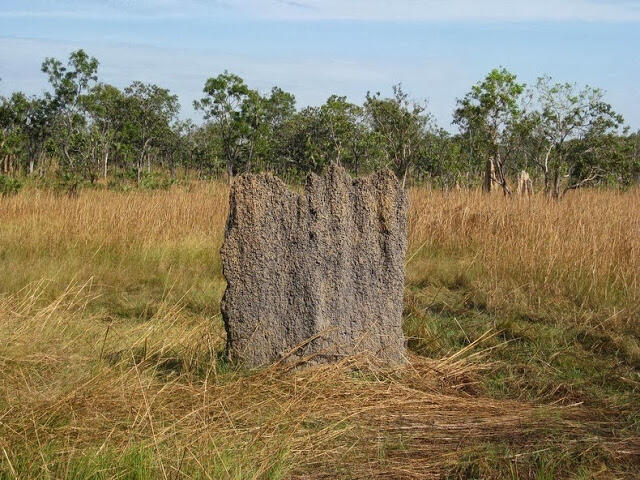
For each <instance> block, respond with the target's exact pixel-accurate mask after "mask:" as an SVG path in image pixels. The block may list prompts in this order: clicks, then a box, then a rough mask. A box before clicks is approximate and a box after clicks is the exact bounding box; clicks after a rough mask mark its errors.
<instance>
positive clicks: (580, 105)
mask: <svg viewBox="0 0 640 480" xmlns="http://www.w3.org/2000/svg"><path fill="white" fill-rule="evenodd" d="M536 94H537V101H538V104H539V112H540V113H539V115H540V125H541V131H542V134H543V135H544V137H545V138H546V139H547V141H548V144H549V149H548V154H547V155H546V157H545V161H544V164H543V165H542V166H543V168H544V174H545V186H546V189H547V191H549V192H550V193H551V194H552V195H553V196H554V197H556V198H557V197H559V196H561V190H560V179H561V176H562V175H566V176H567V177H568V178H569V184H568V185H567V187H566V188H565V190H564V191H566V190H570V189H575V188H578V187H580V186H582V185H585V184H587V183H590V182H593V181H594V180H597V179H598V178H600V177H602V176H603V175H605V174H606V172H607V169H608V166H607V159H608V156H607V155H594V154H595V153H597V152H598V151H600V150H602V149H603V148H604V147H606V145H607V143H606V142H607V140H610V139H611V134H613V133H615V131H616V130H617V128H618V127H619V126H620V125H621V124H622V122H623V119H622V116H621V115H619V114H617V113H616V112H615V111H614V110H613V108H612V106H611V105H610V104H608V103H606V102H605V101H604V93H603V91H602V90H600V89H598V88H592V87H589V86H586V87H584V88H582V89H580V88H578V86H577V85H576V84H575V83H553V81H552V79H551V77H549V76H543V77H540V78H539V79H538V82H537V84H536Z"/></svg>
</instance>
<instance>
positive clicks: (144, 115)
mask: <svg viewBox="0 0 640 480" xmlns="http://www.w3.org/2000/svg"><path fill="white" fill-rule="evenodd" d="M124 94H125V98H124V102H123V107H124V108H123V113H124V114H125V123H124V125H123V126H122V129H123V132H124V134H125V136H126V137H127V138H128V140H129V141H130V142H132V144H133V145H134V146H135V150H136V153H137V155H136V170H137V180H138V184H139V183H140V180H141V177H142V169H143V166H144V164H145V160H146V163H147V171H148V172H150V171H151V152H152V149H153V147H154V146H157V145H158V144H159V143H160V142H161V141H162V139H163V137H164V136H165V135H167V134H168V132H169V131H170V129H171V124H172V123H173V121H175V119H176V117H177V115H178V112H179V111H180V104H179V103H178V97H177V96H176V95H172V94H171V92H170V91H169V90H168V89H166V88H161V87H159V86H157V85H154V84H145V83H142V82H138V81H136V82H133V83H132V84H131V85H129V86H128V87H127V88H125V90H124Z"/></svg>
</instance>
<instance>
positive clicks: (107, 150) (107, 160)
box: [104, 148, 109, 180]
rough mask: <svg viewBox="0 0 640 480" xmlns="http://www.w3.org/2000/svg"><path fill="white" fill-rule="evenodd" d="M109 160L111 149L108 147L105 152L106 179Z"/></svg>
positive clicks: (105, 177)
mask: <svg viewBox="0 0 640 480" xmlns="http://www.w3.org/2000/svg"><path fill="white" fill-rule="evenodd" d="M108 162H109V149H108V148H107V149H106V151H105V152H104V179H105V180H106V179H107V165H108Z"/></svg>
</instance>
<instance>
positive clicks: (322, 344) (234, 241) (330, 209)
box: [221, 165, 407, 366]
mask: <svg viewBox="0 0 640 480" xmlns="http://www.w3.org/2000/svg"><path fill="white" fill-rule="evenodd" d="M406 218H407V194H406V192H405V190H404V189H403V188H402V186H401V185H400V183H399V182H398V180H397V179H396V177H395V176H394V175H393V173H391V172H389V171H383V172H379V173H376V174H372V175H369V176H367V177H362V178H357V179H354V178H352V177H351V176H350V175H349V174H348V173H347V172H346V171H345V170H344V169H343V168H342V167H340V166H337V165H333V166H331V167H330V168H329V169H328V171H327V173H326V174H325V175H324V176H317V175H313V176H311V177H310V178H309V180H308V181H307V184H306V186H305V189H304V192H302V193H296V192H293V191H291V190H288V189H287V187H286V185H285V184H284V183H283V182H282V181H281V180H279V179H278V178H276V177H274V176H273V175H271V174H258V175H254V174H245V175H242V176H240V177H237V178H236V179H235V180H234V183H233V186H232V188H231V195H230V211H229V218H228V220H227V227H226V231H225V240H224V245H223V247H222V251H221V253H222V264H223V272H224V276H225V278H226V280H227V289H226V291H225V294H224V297H223V300H222V315H223V319H224V324H225V328H226V330H227V351H228V353H229V356H230V357H231V359H233V360H235V361H239V362H241V363H243V364H245V365H248V366H259V365H265V364H269V363H273V362H275V361H278V360H281V359H286V361H292V360H296V361H300V360H305V361H309V362H312V363H317V362H329V361H336V360H339V359H341V358H343V357H345V356H348V355H353V354H357V353H367V354H370V355H372V356H373V357H374V358H376V359H378V360H381V361H383V362H385V363H392V364H395V363H400V362H402V361H403V360H404V358H405V339H404V335H403V333H402V308H403V306H402V299H403V289H404V261H405V254H406V249H407V220H406Z"/></svg>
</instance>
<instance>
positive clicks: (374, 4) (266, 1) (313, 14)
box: [0, 0, 640, 22]
mask: <svg viewBox="0 0 640 480" xmlns="http://www.w3.org/2000/svg"><path fill="white" fill-rule="evenodd" d="M29 16H41V17H42V16H45V17H46V16H48V17H65V18H82V17H89V18H94V17H100V18H105V17H109V18H118V19H123V20H126V19H136V20H140V19H154V18H191V17H194V18H195V17H197V18H203V17H211V18H218V19H220V18H242V19H245V20H246V19H254V20H274V21H314V20H353V21H395V22H403V21H409V22H420V21H422V22H454V21H463V22H464V21H488V22H496V21H497V22H500V21H589V22H595V21H604V22H639V21H640V5H639V4H638V2H631V1H628V0H610V1H603V0H563V1H562V2H558V1H557V0H537V1H535V2H532V1H530V0H483V1H482V2H480V1H477V0H449V1H445V0H422V1H420V0H394V1H389V0H102V1H100V0H85V1H80V0H61V1H57V2H53V1H51V0H35V1H34V2H31V3H30V7H29V8H28V9H25V5H24V2H22V1H18V0H7V3H6V4H5V6H4V7H2V9H1V10H0V17H29Z"/></svg>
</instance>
